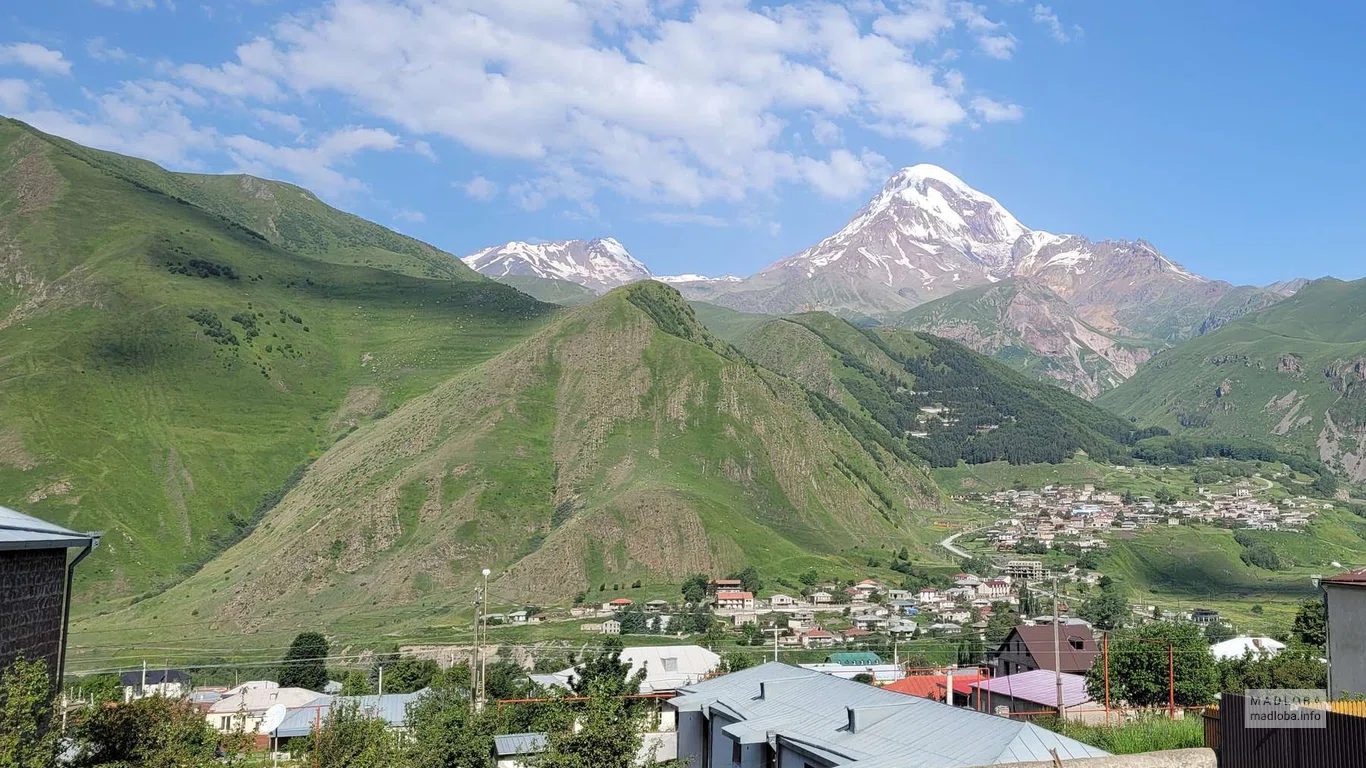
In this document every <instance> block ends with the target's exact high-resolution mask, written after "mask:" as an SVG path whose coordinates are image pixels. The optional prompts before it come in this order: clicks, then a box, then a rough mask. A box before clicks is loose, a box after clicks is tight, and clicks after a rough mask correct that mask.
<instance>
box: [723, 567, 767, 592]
mask: <svg viewBox="0 0 1366 768" xmlns="http://www.w3.org/2000/svg"><path fill="white" fill-rule="evenodd" d="M730 578H732V579H739V580H740V588H741V589H743V590H744V591H746V592H753V593H755V594H758V592H759V587H761V586H763V582H761V581H760V580H759V569H758V568H755V567H754V566H752V565H747V566H745V568H744V570H742V571H740V572H739V573H732V574H731V575H730Z"/></svg>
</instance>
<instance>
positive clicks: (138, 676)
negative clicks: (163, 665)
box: [119, 669, 190, 701]
mask: <svg viewBox="0 0 1366 768" xmlns="http://www.w3.org/2000/svg"><path fill="white" fill-rule="evenodd" d="M119 685H121V686H123V700H124V701H132V700H134V699H141V698H146V697H148V696H162V697H164V698H167V699H180V698H184V697H185V695H186V693H188V692H189V690H190V676H189V675H187V674H185V672H184V671H182V670H179V669H143V670H141V671H133V672H124V673H123V674H121V675H119Z"/></svg>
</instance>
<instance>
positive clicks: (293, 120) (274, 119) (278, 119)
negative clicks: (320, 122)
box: [252, 109, 304, 135]
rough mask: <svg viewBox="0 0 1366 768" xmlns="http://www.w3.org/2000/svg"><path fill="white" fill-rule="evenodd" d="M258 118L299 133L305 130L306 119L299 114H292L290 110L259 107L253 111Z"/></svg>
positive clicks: (285, 129)
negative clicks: (281, 110)
mask: <svg viewBox="0 0 1366 768" xmlns="http://www.w3.org/2000/svg"><path fill="white" fill-rule="evenodd" d="M252 114H254V115H256V119H257V120H260V121H261V122H262V123H265V124H266V125H269V126H271V127H273V128H279V129H280V130H282V131H287V132H289V133H292V134H295V135H299V134H302V133H303V132H304V121H303V120H301V119H299V116H298V115H291V114H289V113H288V112H277V111H275V110H273V109H257V110H254V111H253V112H252Z"/></svg>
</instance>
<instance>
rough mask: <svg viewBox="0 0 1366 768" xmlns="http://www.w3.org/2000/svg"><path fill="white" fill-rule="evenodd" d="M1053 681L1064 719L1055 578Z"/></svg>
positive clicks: (1055, 582) (1061, 717)
mask: <svg viewBox="0 0 1366 768" xmlns="http://www.w3.org/2000/svg"><path fill="white" fill-rule="evenodd" d="M1053 679H1054V680H1055V681H1056V682H1057V685H1058V719H1059V720H1062V719H1064V715H1065V711H1064V709H1063V705H1062V642H1061V640H1060V639H1059V638H1058V577H1056V576H1054V577H1053Z"/></svg>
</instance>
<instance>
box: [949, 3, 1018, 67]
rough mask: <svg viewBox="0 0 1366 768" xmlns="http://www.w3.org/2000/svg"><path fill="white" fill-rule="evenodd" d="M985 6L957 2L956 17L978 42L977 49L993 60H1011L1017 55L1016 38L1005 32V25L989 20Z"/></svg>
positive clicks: (954, 9)
mask: <svg viewBox="0 0 1366 768" xmlns="http://www.w3.org/2000/svg"><path fill="white" fill-rule="evenodd" d="M986 11H987V8H986V6H984V5H974V4H973V3H970V2H957V3H954V5H953V12H954V15H955V16H956V17H957V19H958V20H959V21H961V22H962V23H963V26H964V27H965V28H966V29H967V30H968V31H969V32H971V33H972V34H973V37H974V38H975V39H976V40H977V49H978V50H979V51H981V52H982V53H984V54H986V55H987V56H990V57H991V58H993V59H1009V58H1010V57H1011V56H1012V55H1014V53H1015V43H1016V42H1017V40H1016V39H1015V36H1014V35H1012V34H1010V33H1009V32H1007V31H1005V24H1003V23H1001V22H999V21H993V20H991V19H989V18H987V15H986Z"/></svg>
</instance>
